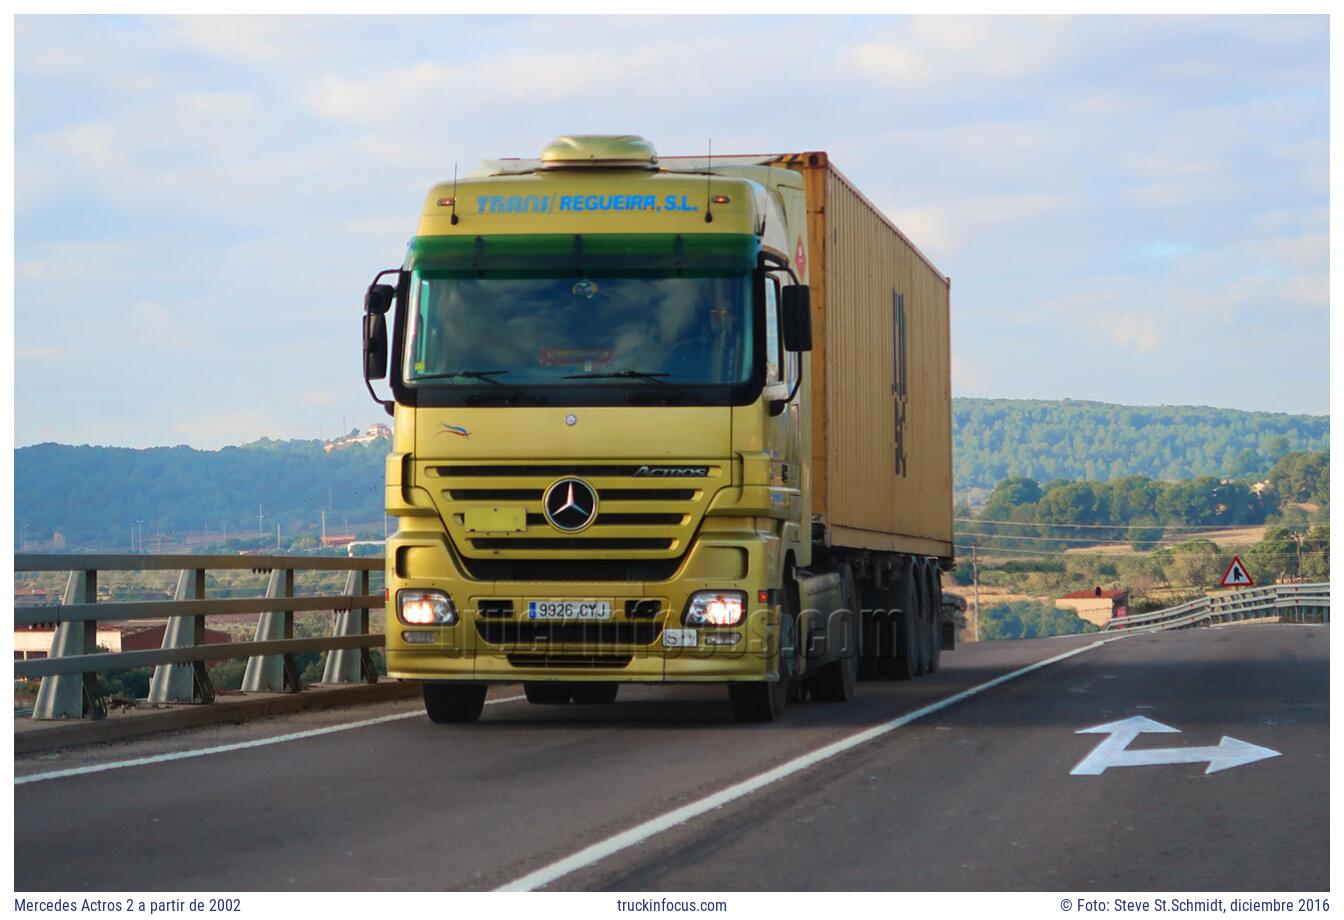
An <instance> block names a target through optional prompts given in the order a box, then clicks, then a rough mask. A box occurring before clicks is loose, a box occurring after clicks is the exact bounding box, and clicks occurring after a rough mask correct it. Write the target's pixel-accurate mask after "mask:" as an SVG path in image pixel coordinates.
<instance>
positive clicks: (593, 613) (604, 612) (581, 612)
mask: <svg viewBox="0 0 1344 920" xmlns="http://www.w3.org/2000/svg"><path fill="white" fill-rule="evenodd" d="M527 618H528V619H529V620H610V619H611V604H609V603H607V602H606V601H528V602H527Z"/></svg>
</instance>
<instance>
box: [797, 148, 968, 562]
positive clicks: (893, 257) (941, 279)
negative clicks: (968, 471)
mask: <svg viewBox="0 0 1344 920" xmlns="http://www.w3.org/2000/svg"><path fill="white" fill-rule="evenodd" d="M773 165H776V166H784V167H787V168H789V169H793V170H796V171H798V172H800V173H802V175H803V179H804V186H805V191H806V199H807V216H808V259H809V264H808V265H807V266H806V268H807V276H808V280H809V282H810V284H811V288H812V324H813V326H812V331H813V351H812V356H811V358H812V407H813V409H812V482H813V486H812V512H813V515H814V516H815V517H817V518H819V519H820V520H822V521H824V522H825V524H826V526H827V528H828V534H829V539H830V542H831V543H832V544H833V545H836V546H847V547H855V548H863V549H875V550H889V551H896V552H903V553H912V554H922V555H932V556H939V557H942V558H944V559H951V558H952V555H953V551H952V385H951V355H950V335H949V317H948V310H949V291H950V285H951V282H950V280H949V279H948V278H947V277H946V276H945V275H943V274H942V273H941V272H939V271H938V269H937V268H935V267H934V265H933V263H932V262H930V261H929V259H928V258H927V257H926V256H925V255H924V254H923V253H922V252H920V251H919V249H917V248H916V247H915V246H914V244H913V243H911V242H910V240H909V239H908V238H907V237H906V236H905V235H904V234H903V233H901V231H900V230H899V229H898V228H897V227H896V225H895V224H894V223H892V222H891V221H890V220H888V219H887V218H886V216H885V215H883V214H882V212H881V211H880V210H879V209H878V208H877V206H876V205H874V204H873V203H872V202H871V201H869V200H868V198H866V197H865V196H864V195H863V193H861V192H860V191H859V190H858V189H857V188H855V187H854V185H853V184H851V183H850V182H849V180H848V179H846V178H845V177H844V175H843V174H841V173H840V171H839V170H837V169H836V168H835V167H834V166H833V165H831V163H830V161H829V159H828V158H827V156H826V154H825V153H803V154H797V155H791V156H788V157H785V158H782V159H780V160H778V161H776V162H775V163H774V164H773Z"/></svg>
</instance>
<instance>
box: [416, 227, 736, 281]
mask: <svg viewBox="0 0 1344 920" xmlns="http://www.w3.org/2000/svg"><path fill="white" fill-rule="evenodd" d="M760 248H761V244H760V240H758V239H757V238H756V236H754V235H753V234H749V233H696V234H690V235H680V234H673V233H641V234H629V233H602V234H589V235H584V236H579V235H574V234H565V233H546V234H517V235H501V236H421V237H416V238H415V239H413V240H411V245H410V250H409V251H408V253H407V256H406V267H407V268H409V269H412V270H414V271H417V272H422V273H425V272H429V273H434V274H442V275H445V276H448V277H453V276H458V277H480V276H482V275H490V276H495V277H513V278H526V277H547V276H550V277H554V276H557V275H558V276H562V277H563V276H567V275H574V274H598V273H601V274H604V275H608V276H611V275H620V276H626V277H639V276H642V275H649V276H667V275H678V274H681V273H683V272H685V273H688V274H694V275H700V276H725V275H737V274H742V273H745V272H749V271H751V270H752V269H754V268H755V267H756V259H757V255H758V254H759V252H760Z"/></svg>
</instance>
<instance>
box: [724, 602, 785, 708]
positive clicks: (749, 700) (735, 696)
mask: <svg viewBox="0 0 1344 920" xmlns="http://www.w3.org/2000/svg"><path fill="white" fill-rule="evenodd" d="M784 598H785V601H784V609H783V610H782V611H781V612H780V617H779V657H778V658H777V660H776V662H775V670H776V672H777V674H778V676H777V678H776V679H775V680H769V681H752V682H750V683H733V684H729V685H728V702H729V703H730V704H731V705H732V707H733V718H734V719H735V720H736V721H738V722H775V721H778V719H779V717H780V716H782V715H783V714H784V707H785V706H786V705H787V704H788V702H789V685H790V684H791V683H793V676H792V675H793V664H794V661H793V658H794V655H795V654H796V652H797V638H796V636H797V630H798V620H797V614H796V612H795V611H794V609H793V607H794V603H793V595H792V592H790V591H785V592H784Z"/></svg>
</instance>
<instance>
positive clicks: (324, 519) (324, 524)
mask: <svg viewBox="0 0 1344 920" xmlns="http://www.w3.org/2000/svg"><path fill="white" fill-rule="evenodd" d="M322 545H323V546H326V545H327V512H325V511H323V512H322Z"/></svg>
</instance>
